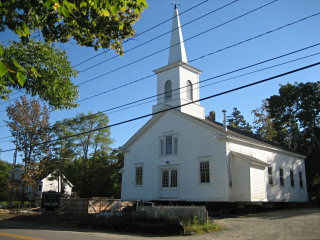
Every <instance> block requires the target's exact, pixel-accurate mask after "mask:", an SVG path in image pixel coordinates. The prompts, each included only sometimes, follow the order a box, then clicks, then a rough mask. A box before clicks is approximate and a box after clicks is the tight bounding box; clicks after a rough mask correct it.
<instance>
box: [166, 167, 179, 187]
mask: <svg viewBox="0 0 320 240" xmlns="http://www.w3.org/2000/svg"><path fill="white" fill-rule="evenodd" d="M177 186H178V172H177V170H176V169H173V170H163V171H162V187H164V188H166V187H177Z"/></svg>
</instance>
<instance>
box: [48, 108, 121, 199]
mask: <svg viewBox="0 0 320 240" xmlns="http://www.w3.org/2000/svg"><path fill="white" fill-rule="evenodd" d="M88 115H90V116H88ZM88 115H85V114H83V113H82V114H79V115H77V116H76V117H75V118H71V119H64V120H62V121H59V122H56V123H55V124H54V127H53V133H54V136H55V138H59V139H61V140H59V141H57V142H55V144H54V146H53V147H54V152H53V159H52V160H51V161H50V162H51V163H48V167H47V169H51V170H54V169H57V168H58V166H57V165H56V163H55V161H57V160H58V161H60V169H61V171H62V173H63V174H64V175H65V176H66V177H67V178H68V179H69V180H70V182H72V184H74V185H75V191H77V192H78V195H79V196H81V197H92V196H95V197H99V196H101V197H102V196H109V197H110V196H115V197H119V196H120V185H121V184H120V174H119V170H120V168H121V167H122V165H123V156H122V155H121V153H119V152H118V151H117V150H114V151H112V152H110V150H111V149H110V147H109V146H110V144H111V143H112V142H113V140H112V139H111V138H110V130H109V129H108V128H106V129H101V130H99V131H92V130H94V129H98V128H101V127H104V126H107V125H108V121H109V119H108V116H107V115H105V114H103V113H100V114H95V115H91V113H89V114H88ZM90 131H91V132H90ZM82 132H88V133H86V134H81V135H77V136H75V137H72V138H66V137H68V136H71V135H75V134H78V133H82ZM49 165H50V166H49Z"/></svg>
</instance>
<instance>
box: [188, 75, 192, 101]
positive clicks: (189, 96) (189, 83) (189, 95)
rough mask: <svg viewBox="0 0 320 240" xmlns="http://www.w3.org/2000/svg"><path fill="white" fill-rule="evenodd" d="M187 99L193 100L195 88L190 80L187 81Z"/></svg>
mask: <svg viewBox="0 0 320 240" xmlns="http://www.w3.org/2000/svg"><path fill="white" fill-rule="evenodd" d="M187 99H188V100H190V101H193V90H192V83H191V81H190V80H188V81H187Z"/></svg>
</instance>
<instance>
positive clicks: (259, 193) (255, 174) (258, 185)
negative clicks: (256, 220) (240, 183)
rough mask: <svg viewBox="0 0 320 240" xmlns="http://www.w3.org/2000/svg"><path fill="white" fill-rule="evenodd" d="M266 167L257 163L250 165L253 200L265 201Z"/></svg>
mask: <svg viewBox="0 0 320 240" xmlns="http://www.w3.org/2000/svg"><path fill="white" fill-rule="evenodd" d="M264 174H265V167H260V166H256V165H251V166H250V193H251V201H265V200H266V199H267V196H266V183H265V175H264Z"/></svg>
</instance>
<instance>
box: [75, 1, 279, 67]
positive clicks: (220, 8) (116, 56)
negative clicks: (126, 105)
mask: <svg viewBox="0 0 320 240" xmlns="http://www.w3.org/2000/svg"><path fill="white" fill-rule="evenodd" d="M238 1H239V0H234V1H233V2H230V3H228V4H226V5H224V6H222V7H219V8H217V9H214V10H212V11H210V12H208V13H206V14H204V15H201V16H200V17H197V18H195V19H193V20H191V21H189V22H187V23H185V24H182V25H181V26H180V27H181V28H182V27H185V26H187V25H189V24H190V23H194V22H195V21H198V20H200V19H201V18H204V17H206V16H208V15H210V14H213V13H215V12H217V11H219V10H222V9H223V8H225V7H228V6H230V5H232V4H234V3H236V2H238ZM275 1H278V0H275ZM180 27H176V28H175V29H172V30H169V31H167V32H165V33H162V34H160V35H158V36H156V37H154V38H152V39H150V40H148V41H145V42H143V43H141V44H139V45H137V46H135V47H132V48H129V49H128V50H126V53H128V52H130V51H132V50H135V49H137V48H139V47H141V46H143V45H145V44H147V43H150V42H152V41H154V40H157V39H159V38H160V37H163V36H165V35H167V34H169V33H171V32H173V31H175V30H177V29H179V28H180ZM118 57H119V55H115V56H113V57H110V58H108V59H106V60H103V61H101V62H99V63H97V64H94V65H92V66H90V67H87V68H85V69H83V70H81V71H80V73H83V72H85V71H88V70H90V69H92V68H95V67H97V66H99V65H101V64H103V63H106V62H109V61H110V60H112V59H115V58H118Z"/></svg>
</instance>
